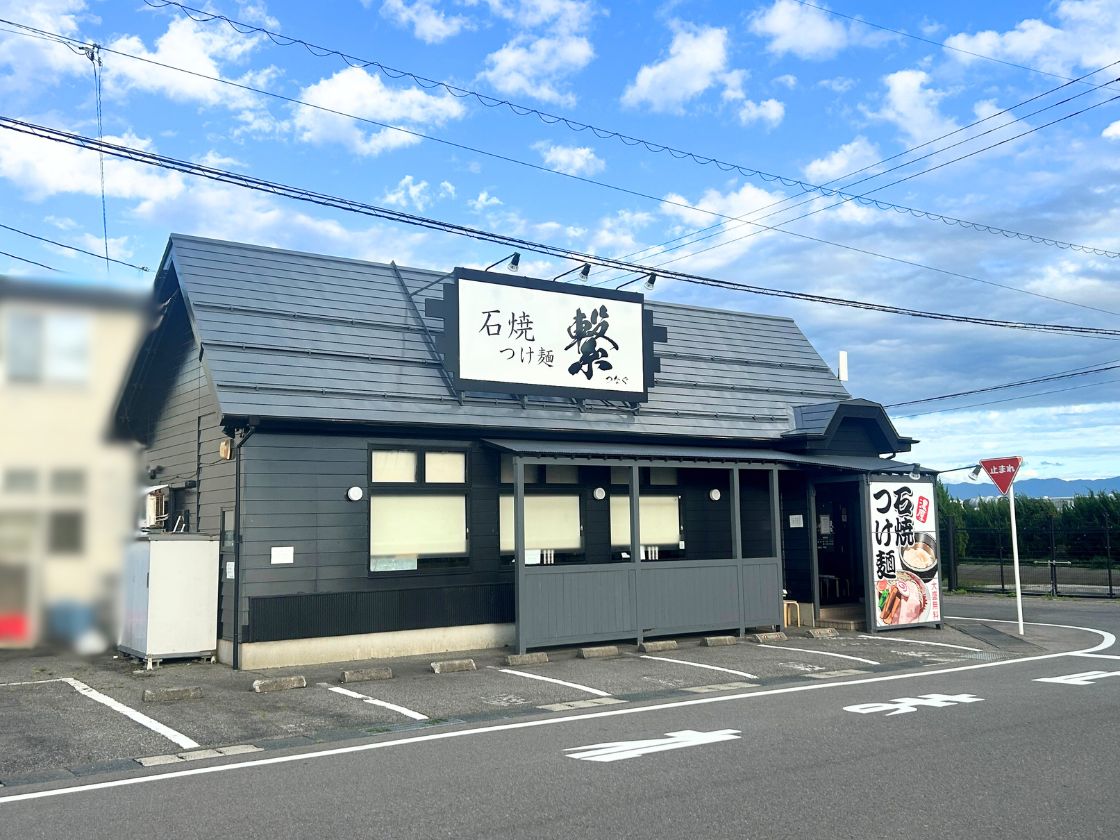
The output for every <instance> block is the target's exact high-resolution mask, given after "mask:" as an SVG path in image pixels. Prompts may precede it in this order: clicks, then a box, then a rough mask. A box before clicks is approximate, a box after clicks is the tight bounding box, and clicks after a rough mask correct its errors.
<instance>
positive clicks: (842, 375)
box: [836, 350, 848, 382]
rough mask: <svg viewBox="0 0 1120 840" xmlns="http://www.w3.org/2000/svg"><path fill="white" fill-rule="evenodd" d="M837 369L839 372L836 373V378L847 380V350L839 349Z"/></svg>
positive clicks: (842, 380)
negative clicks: (838, 366) (838, 365)
mask: <svg viewBox="0 0 1120 840" xmlns="http://www.w3.org/2000/svg"><path fill="white" fill-rule="evenodd" d="M839 371H840V372H839V373H838V374H837V377H836V378H837V379H839V380H840V381H841V382H847V381H848V351H847V350H841V351H840V368H839Z"/></svg>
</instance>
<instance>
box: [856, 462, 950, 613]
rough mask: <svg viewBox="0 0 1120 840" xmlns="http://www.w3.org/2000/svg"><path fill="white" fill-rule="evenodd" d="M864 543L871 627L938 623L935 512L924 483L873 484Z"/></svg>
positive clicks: (928, 485)
mask: <svg viewBox="0 0 1120 840" xmlns="http://www.w3.org/2000/svg"><path fill="white" fill-rule="evenodd" d="M868 493H869V494H870V498H869V499H868V501H869V507H868V509H869V510H870V512H871V516H870V523H869V532H868V535H867V537H868V545H869V546H870V549H871V550H870V556H869V561H870V563H871V580H872V581H873V585H874V589H873V597H874V598H875V601H874V602H873V606H874V610H875V628H877V629H878V628H884V627H908V626H913V625H916V624H934V623H939V622H940V621H941V584H940V579H939V575H938V565H939V564H938V550H937V514H936V510H935V508H934V494H933V484H932V482H929V481H896V480H892V481H872V482H871V483H870V484H869V485H868Z"/></svg>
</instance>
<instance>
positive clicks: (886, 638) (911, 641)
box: [859, 635, 984, 653]
mask: <svg viewBox="0 0 1120 840" xmlns="http://www.w3.org/2000/svg"><path fill="white" fill-rule="evenodd" d="M859 638H861V639H871V640H873V641H876V642H891V643H892V644H893V643H894V642H903V643H904V644H908V645H932V646H933V647H947V648H956V649H957V650H970V651H972V652H973V653H983V652H984V651H983V650H981V649H980V648H974V647H965V646H964V645H951V644H949V643H948V642H923V641H920V640H919V639H898V638H893V637H891V636H871V635H860V637H859Z"/></svg>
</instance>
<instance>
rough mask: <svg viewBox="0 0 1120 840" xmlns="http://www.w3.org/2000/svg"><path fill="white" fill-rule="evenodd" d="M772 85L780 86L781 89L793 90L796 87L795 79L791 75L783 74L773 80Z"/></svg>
mask: <svg viewBox="0 0 1120 840" xmlns="http://www.w3.org/2000/svg"><path fill="white" fill-rule="evenodd" d="M774 84H776V85H781V86H782V87H786V88H789V89H790V90H793V89H794V88H795V87H797V77H796V76H795V75H793V74H792V73H784V74H782V75H781V76H778V77H777V78H776V79H774Z"/></svg>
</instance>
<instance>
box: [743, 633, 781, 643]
mask: <svg viewBox="0 0 1120 840" xmlns="http://www.w3.org/2000/svg"><path fill="white" fill-rule="evenodd" d="M746 638H748V639H750V640H751V641H752V642H758V643H759V644H762V643H764V642H785V641H789V637H788V636H786V634H785V633H751V634H749V635H748V636H747V637H746Z"/></svg>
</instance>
